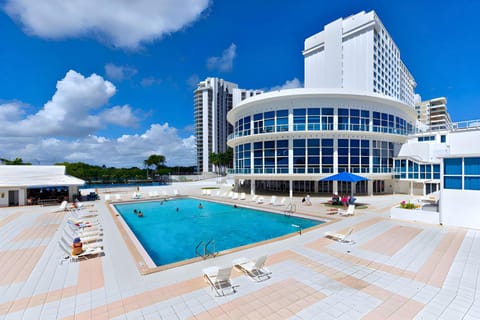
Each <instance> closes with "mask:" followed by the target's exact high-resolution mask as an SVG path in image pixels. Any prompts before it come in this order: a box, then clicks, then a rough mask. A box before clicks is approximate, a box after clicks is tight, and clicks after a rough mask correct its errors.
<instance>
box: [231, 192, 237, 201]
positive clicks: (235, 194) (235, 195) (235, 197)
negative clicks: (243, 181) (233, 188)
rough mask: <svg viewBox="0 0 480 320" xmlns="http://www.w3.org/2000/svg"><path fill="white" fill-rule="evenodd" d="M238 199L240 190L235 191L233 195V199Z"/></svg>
mask: <svg viewBox="0 0 480 320" xmlns="http://www.w3.org/2000/svg"><path fill="white" fill-rule="evenodd" d="M237 199H238V192H234V193H233V196H232V200H237Z"/></svg>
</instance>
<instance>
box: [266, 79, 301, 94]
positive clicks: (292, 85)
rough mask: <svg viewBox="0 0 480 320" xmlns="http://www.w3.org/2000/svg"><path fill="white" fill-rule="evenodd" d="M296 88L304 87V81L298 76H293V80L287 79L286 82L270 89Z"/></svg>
mask: <svg viewBox="0 0 480 320" xmlns="http://www.w3.org/2000/svg"><path fill="white" fill-rule="evenodd" d="M295 88H302V83H301V82H300V80H298V79H297V78H293V79H292V80H287V81H285V83H284V84H282V85H279V86H275V87H273V88H271V89H270V90H269V91H276V90H284V89H295Z"/></svg>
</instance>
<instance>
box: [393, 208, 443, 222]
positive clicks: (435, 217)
mask: <svg viewBox="0 0 480 320" xmlns="http://www.w3.org/2000/svg"><path fill="white" fill-rule="evenodd" d="M390 218H392V219H398V220H407V221H417V222H423V223H430V224H440V216H439V214H438V212H432V211H424V210H421V209H402V208H400V207H399V206H397V207H393V208H391V209H390Z"/></svg>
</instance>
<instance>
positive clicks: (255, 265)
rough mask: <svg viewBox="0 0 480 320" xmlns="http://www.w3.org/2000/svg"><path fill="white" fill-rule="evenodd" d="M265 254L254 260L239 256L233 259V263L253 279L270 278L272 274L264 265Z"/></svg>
mask: <svg viewBox="0 0 480 320" xmlns="http://www.w3.org/2000/svg"><path fill="white" fill-rule="evenodd" d="M266 260H267V256H261V257H260V258H258V259H257V260H256V261H255V262H253V261H252V260H250V259H247V258H240V259H236V260H234V261H233V265H234V266H235V267H236V268H238V269H240V271H242V272H244V273H245V274H246V275H248V276H249V277H251V278H252V279H254V280H255V281H262V280H266V279H270V275H271V274H272V273H271V272H270V271H269V270H268V269H267V268H266V267H265V261H266Z"/></svg>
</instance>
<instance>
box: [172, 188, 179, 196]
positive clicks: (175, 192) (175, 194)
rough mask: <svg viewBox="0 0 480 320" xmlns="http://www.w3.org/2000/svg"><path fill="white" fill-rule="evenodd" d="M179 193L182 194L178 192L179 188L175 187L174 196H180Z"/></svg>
mask: <svg viewBox="0 0 480 320" xmlns="http://www.w3.org/2000/svg"><path fill="white" fill-rule="evenodd" d="M179 195H180V193H179V192H178V190H177V189H173V196H174V197H177V196H179Z"/></svg>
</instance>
